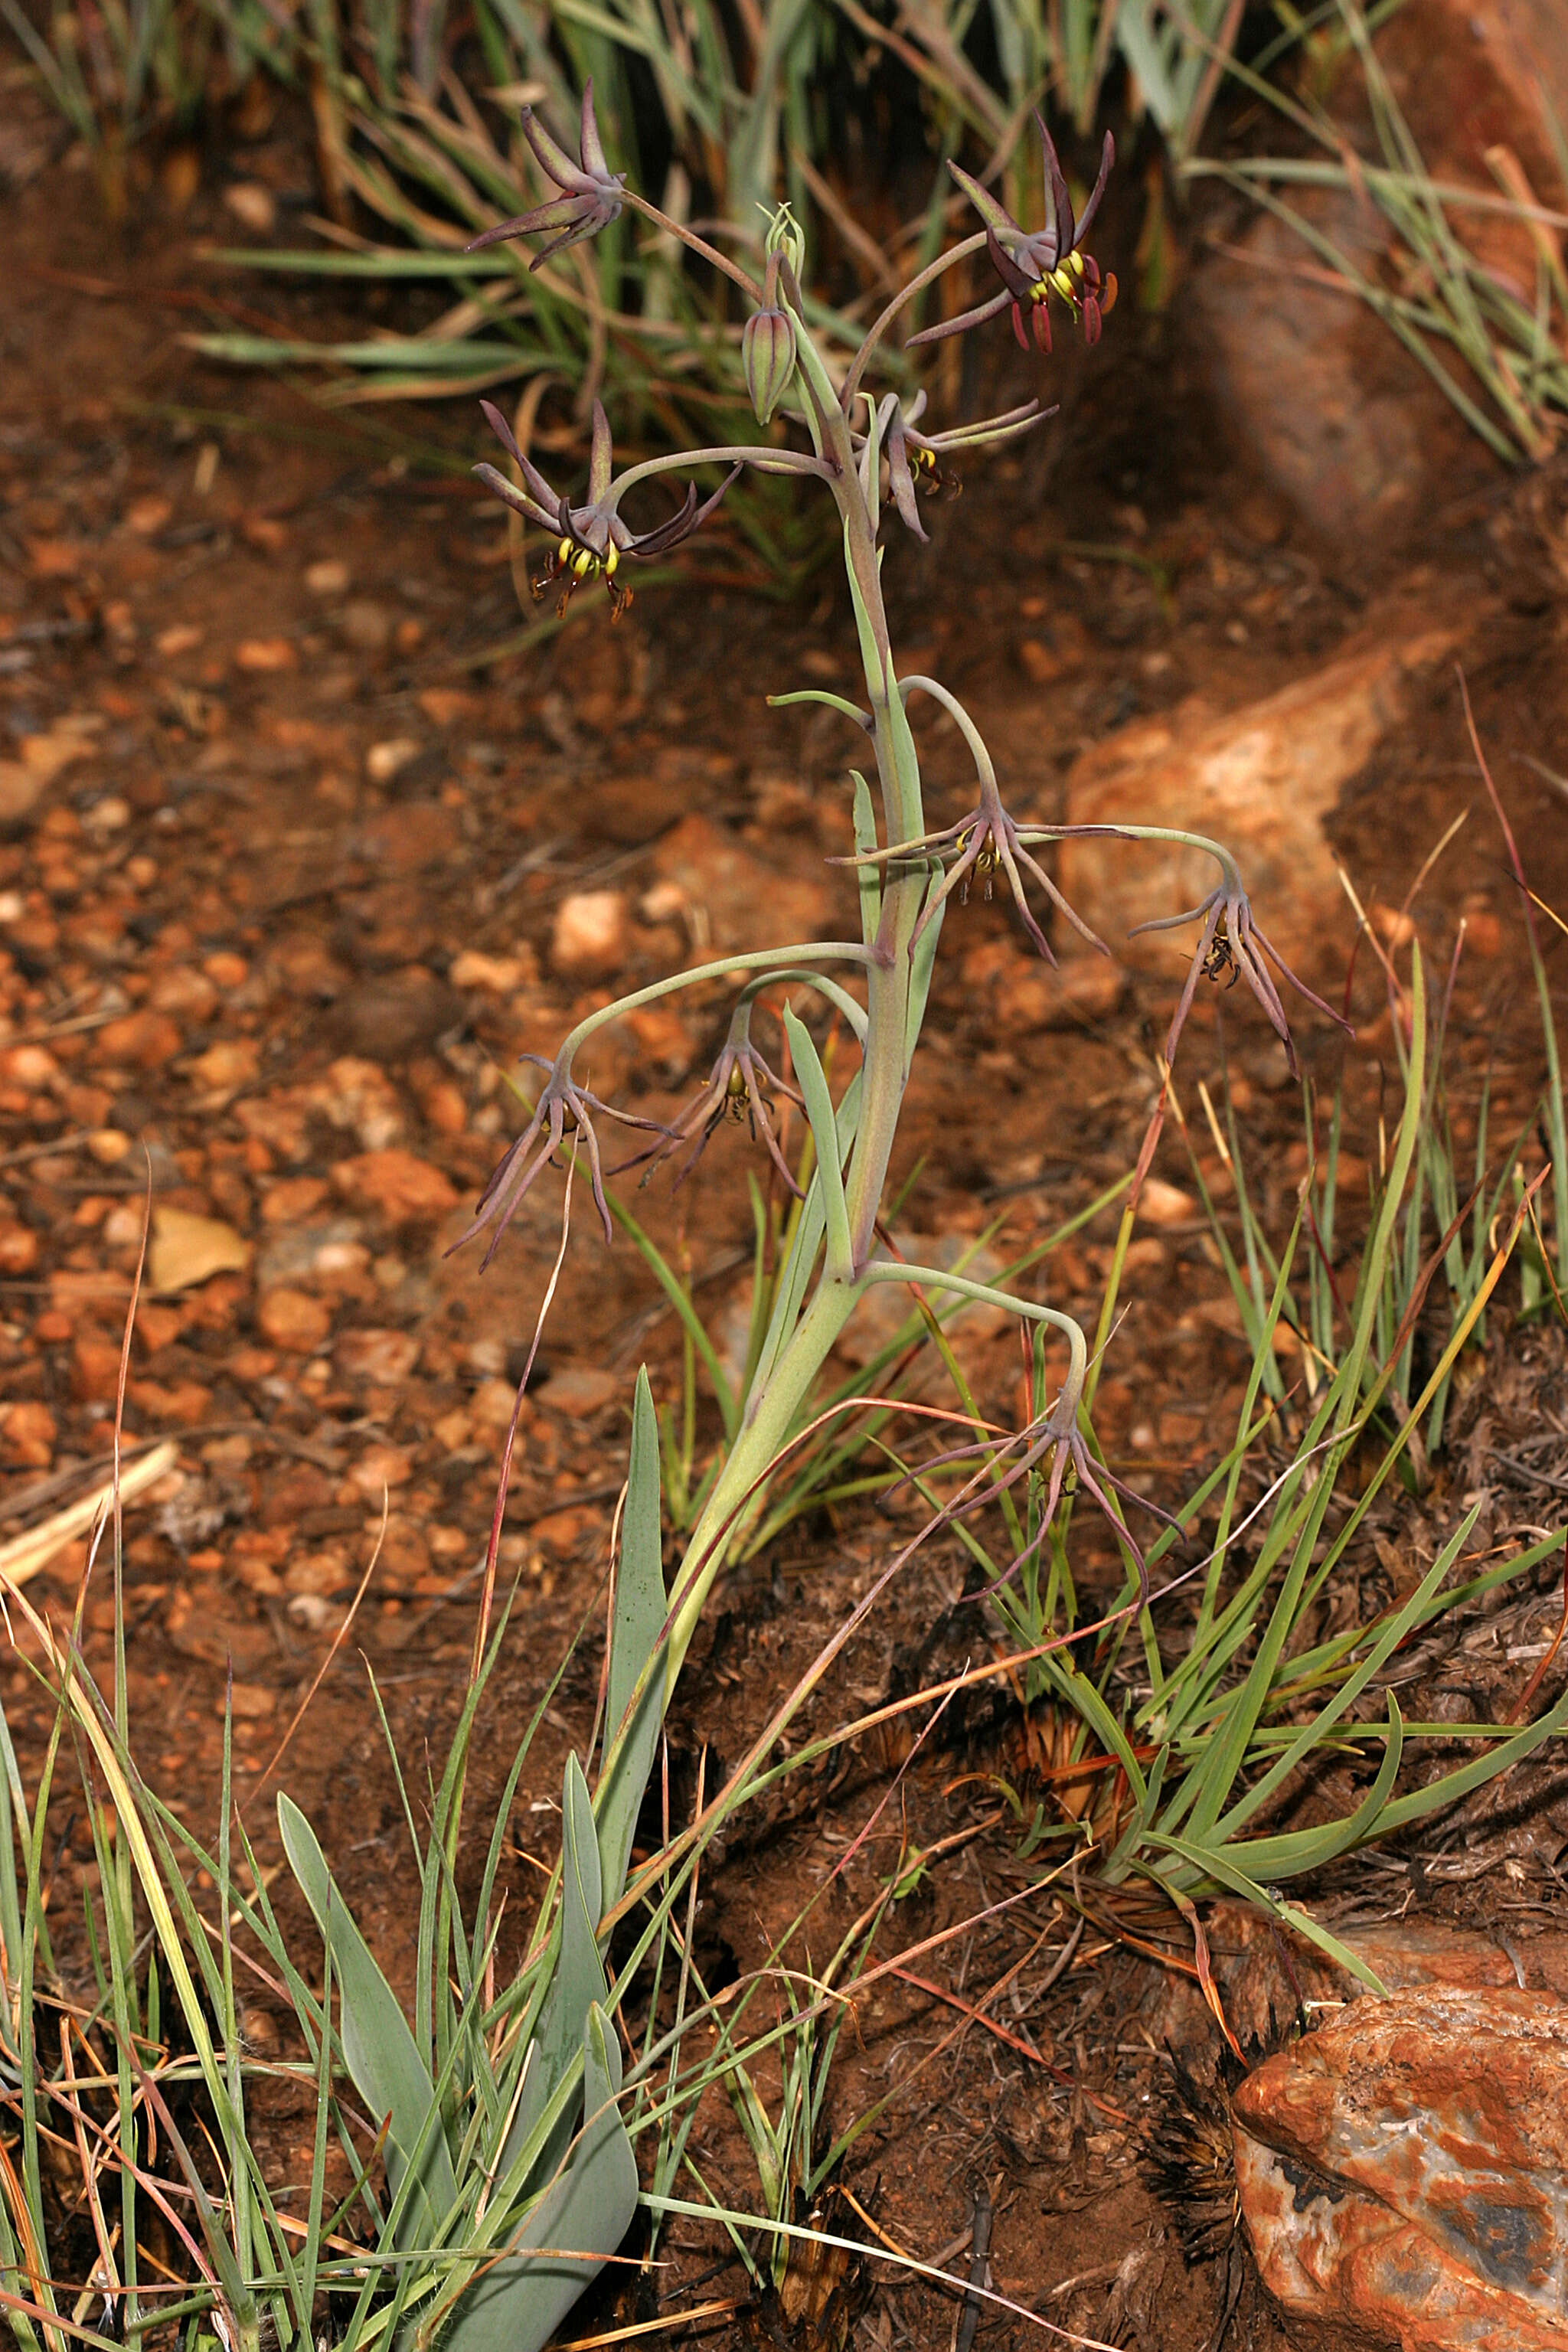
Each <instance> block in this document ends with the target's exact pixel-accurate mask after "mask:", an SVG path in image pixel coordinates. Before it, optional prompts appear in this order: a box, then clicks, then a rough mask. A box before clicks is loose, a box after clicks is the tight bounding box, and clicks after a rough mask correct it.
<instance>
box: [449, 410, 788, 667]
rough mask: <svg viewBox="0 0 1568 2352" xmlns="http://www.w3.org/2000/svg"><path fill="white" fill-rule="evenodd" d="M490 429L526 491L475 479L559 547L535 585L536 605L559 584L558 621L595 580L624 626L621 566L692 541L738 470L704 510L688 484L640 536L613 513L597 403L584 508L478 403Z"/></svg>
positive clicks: (615, 498)
mask: <svg viewBox="0 0 1568 2352" xmlns="http://www.w3.org/2000/svg"><path fill="white" fill-rule="evenodd" d="M479 406H480V407H481V408H482V409H483V410H484V413H485V417H486V420H487V422H488V423H489V428H490V430H491V432H492V433H494V434H495V435H496V436H497V438H498V439H499V440H500V442H501V443H502V444H503V446H505V448H506V450H507V452H508V454H509V456H510V457H511V459H512V462H513V464H514V465H515V466H516V467H517V468H518V470H519V472H520V473H521V476H522V479H523V484H524V487H523V488H522V489H521V490H520V489H517V488H514V486H513V485H512V484H511V483H510V482H509V481H508V480H507V478H506V476H505V475H504V474H500V473H498V472H497V471H496V468H495V467H493V466H476V467H474V471H475V473H476V474H477V475H478V476H479V479H480V481H481V482H483V483H484V484H485V486H486V487H487V488H489V489H491V490H493V491H494V492H495V494H496V496H497V498H498V499H505V501H506V503H507V505H508V506H509V507H510V508H511V509H512V510H513V511H514V513H517V514H520V515H523V516H525V517H526V518H527V520H529V521H530V522H536V523H538V524H540V525H541V527H542V529H543V530H548V531H553V532H554V533H555V534H556V543H555V546H554V547H553V549H552V551H551V554H550V558H549V561H548V562H547V563H546V565H545V567H544V570H543V571H542V572H541V574H540V576H539V578H538V579H537V580H535V581H534V582H533V583H532V587H533V596H534V601H535V603H537V602H538V600H539V599H540V598H541V597H542V595H543V594H544V593H545V591H546V590H547V589H548V588H550V587H552V586H553V585H554V583H556V582H557V581H559V582H560V583H562V584H561V598H560V602H559V603H558V604H557V605H556V608H555V609H556V612H557V614H563V613H564V612H565V610H566V607H567V605H568V604H569V603H570V602H571V600H572V597H573V596H574V594H575V593H576V591H577V590H578V588H580V587H581V586H582V584H583V583H584V580H591V579H594V578H595V576H597V577H601V578H602V579H603V580H604V583H605V588H606V590H607V591H608V593H609V598H610V611H611V616H612V618H613V619H615V620H617V621H618V620H619V619H620V617H621V614H623V613H624V612H625V611H626V606H627V605H628V604H630V603H631V601H632V592H631V590H630V589H629V588H627V587H626V586H624V585H623V584H622V583H621V582H620V581H619V580H618V579H617V578H616V573H617V572H618V571H619V568H620V562H621V558H622V557H623V556H630V557H633V558H635V559H637V560H641V561H646V560H647V558H648V557H650V556H654V555H664V554H666V553H668V551H669V549H670V548H672V547H679V544H680V542H681V541H682V540H683V539H689V538H690V536H691V534H692V532H693V531H694V530H696V529H697V527H698V525H699V524H700V523H701V522H703V521H705V520H706V519H707V517H708V516H709V515H710V514H711V513H712V511H713V509H714V508H715V507H716V506H717V505H718V503H719V501H720V499H721V498H722V497H723V495H724V493H725V491H726V490H727V489H728V488H729V487H730V484H731V482H732V481H733V480H734V478H735V476H736V475H737V474H738V473H739V472H740V470H741V469H740V467H739V466H736V467H732V468H731V471H730V473H728V474H727V475H726V476H725V478H724V479H723V481H721V483H720V485H719V488H717V489H716V490H715V491H714V492H713V495H712V497H711V498H709V499H704V500H703V501H702V503H701V504H700V505H699V504H698V500H697V490H696V487H695V485H692V484H689V485H688V487H687V492H686V501H685V504H684V505H683V506H682V507H681V508H680V509H679V511H678V512H677V513H675V514H673V515H671V516H670V518H669V520H668V522H662V523H658V524H656V525H655V527H654V529H653V530H645V531H643V532H641V533H640V534H638V533H636V532H634V531H632V530H629V529H628V528H627V526H626V524H625V523H624V522H623V521H622V520H621V519H620V516H619V514H618V513H617V512H616V508H617V506H618V505H619V502H620V495H621V494H620V491H619V489H618V488H616V483H615V481H614V479H613V463H614V461H613V457H612V454H611V448H610V425H609V419H608V418H607V417H606V416H605V412H604V409H603V408H602V407H601V406H600V404H599V403H598V402H597V401H595V403H594V439H593V446H592V449H591V452H590V455H589V459H588V498H587V503H586V504H585V505H584V506H580V507H574V506H571V505H569V504H568V503H567V501H566V499H563V498H562V497H561V496H560V494H559V493H558V492H557V491H555V490H552V488H551V487H550V485H549V483H548V482H547V481H546V480H545V478H544V477H543V475H542V473H541V472H540V471H539V469H538V467H536V466H534V465H533V464H532V463H531V461H530V460H529V459H528V458H527V457H524V456H523V454H522V451H521V449H520V448H519V447H518V446H517V443H516V441H515V439H514V438H513V436H512V431H511V427H510V425H509V424H508V423H507V421H506V418H505V417H504V416H503V415H501V413H500V409H499V408H497V407H496V406H495V404H493V402H491V401H488V400H481V401H480V403H479Z"/></svg>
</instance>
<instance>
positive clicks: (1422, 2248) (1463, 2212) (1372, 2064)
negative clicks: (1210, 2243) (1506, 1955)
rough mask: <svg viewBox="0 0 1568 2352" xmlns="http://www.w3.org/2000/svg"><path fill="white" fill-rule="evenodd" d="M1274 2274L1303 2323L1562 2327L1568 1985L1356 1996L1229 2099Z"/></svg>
mask: <svg viewBox="0 0 1568 2352" xmlns="http://www.w3.org/2000/svg"><path fill="white" fill-rule="evenodd" d="M1233 2115H1234V2118H1235V2134H1234V2137H1235V2143H1236V2159H1237V2189H1238V2192H1239V2195H1240V2200H1241V2210H1242V2213H1243V2217H1244V2219H1245V2221H1246V2225H1247V2236H1248V2239H1249V2240H1250V2242H1251V2244H1252V2249H1253V2252H1254V2253H1255V2255H1256V2256H1257V2259H1258V2269H1259V2271H1260V2273H1261V2274H1262V2277H1263V2281H1264V2284H1265V2285H1266V2286H1267V2287H1268V2290H1269V2292H1270V2293H1271V2294H1273V2295H1274V2297H1275V2299H1276V2301H1277V2302H1278V2303H1279V2305H1281V2306H1282V2308H1283V2310H1284V2312H1285V2313H1286V2315H1288V2317H1289V2319H1290V2320H1291V2321H1292V2322H1293V2323H1296V2324H1298V2325H1300V2326H1307V2327H1310V2328H1314V2329H1316V2330H1318V2331H1320V2332H1319V2333H1318V2334H1316V2335H1314V2336H1313V2338H1312V2340H1313V2341H1314V2342H1316V2343H1324V2344H1327V2345H1331V2346H1333V2347H1341V2346H1344V2347H1350V2346H1352V2345H1353V2346H1356V2347H1360V2346H1362V2345H1363V2344H1366V2345H1370V2344H1380V2345H1383V2344H1386V2345H1393V2346H1397V2347H1400V2352H1453V2347H1456V2346H1458V2345H1475V2346H1480V2345H1483V2344H1484V2345H1486V2346H1487V2347H1489V2352H1561V2347H1562V2346H1563V2343H1564V2342H1565V2341H1568V2335H1565V2331H1564V2320H1563V2277H1564V2273H1565V2271H1568V2242H1565V2233H1564V2227H1563V2212H1564V2210H1565V2204H1568V2003H1564V2002H1563V2001H1562V2000H1558V1999H1557V1998H1556V1997H1555V1996H1554V1995H1552V1994H1549V1993H1537V1992H1524V1991H1521V1990H1518V1989H1517V1988H1516V1987H1502V1988H1491V1987H1489V1988H1487V1989H1485V1990H1456V1989H1454V1988H1451V1987H1448V1986H1441V1987H1439V1986H1432V1985H1428V1986H1423V1987H1420V1988H1419V1989H1416V1990H1410V1991H1405V1992H1395V1993H1391V1994H1390V1995H1389V1996H1388V1998H1387V1999H1386V2000H1358V2001H1356V2002H1355V2003H1354V2004H1353V2005H1352V2007H1351V2008H1350V2009H1348V2010H1347V2011H1344V2012H1343V2013H1342V2015H1341V2016H1340V2017H1339V2018H1338V2019H1337V2020H1336V2021H1334V2022H1332V2023H1331V2024H1329V2025H1326V2026H1324V2027H1323V2028H1322V2029H1321V2031H1320V2032H1316V2033H1310V2034H1307V2035H1305V2036H1304V2037H1303V2038H1302V2040H1301V2041H1300V2042H1297V2043H1296V2044H1295V2045H1294V2046H1293V2047H1292V2048H1290V2049H1288V2050H1284V2051H1281V2052H1279V2053H1278V2054H1277V2055H1276V2056H1275V2057H1273V2058H1270V2059H1268V2060H1267V2061H1266V2062H1265V2063H1264V2064H1263V2065H1261V2066H1259V2067H1258V2068H1257V2069H1256V2070H1255V2071H1254V2072H1253V2073H1252V2074H1249V2075H1248V2076H1247V2080H1246V2081H1245V2082H1244V2083H1242V2084H1240V2086H1239V2088H1238V2089H1237V2092H1236V2094H1235V2097H1234V2101H1233Z"/></svg>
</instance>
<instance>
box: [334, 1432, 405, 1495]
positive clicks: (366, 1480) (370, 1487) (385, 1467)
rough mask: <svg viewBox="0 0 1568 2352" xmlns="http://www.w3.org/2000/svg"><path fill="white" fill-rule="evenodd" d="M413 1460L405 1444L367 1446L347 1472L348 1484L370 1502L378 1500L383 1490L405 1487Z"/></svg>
mask: <svg viewBox="0 0 1568 2352" xmlns="http://www.w3.org/2000/svg"><path fill="white" fill-rule="evenodd" d="M413 1475H414V1459H413V1456H412V1455H411V1454H410V1453H409V1451H408V1449H407V1447H406V1446H405V1445H367V1446H366V1447H365V1449H364V1452H363V1454H361V1455H360V1457H359V1460H358V1461H357V1462H356V1463H355V1464H354V1465H353V1468H352V1469H351V1470H350V1471H349V1474H348V1482H347V1483H348V1484H349V1485H350V1486H353V1488H354V1490H355V1491H356V1492H357V1493H358V1494H360V1495H362V1496H363V1498H364V1500H365V1501H366V1502H367V1503H379V1502H380V1500H381V1497H382V1494H383V1491H384V1489H385V1488H387V1487H396V1486H407V1484H408V1482H409V1480H410V1479H411V1478H412V1477H413Z"/></svg>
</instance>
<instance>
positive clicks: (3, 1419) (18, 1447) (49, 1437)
mask: <svg viewBox="0 0 1568 2352" xmlns="http://www.w3.org/2000/svg"><path fill="white" fill-rule="evenodd" d="M56 1435H57V1430H56V1425H55V1417H54V1414H53V1413H52V1412H50V1411H49V1408H48V1406H47V1404H44V1403H42V1402H40V1401H39V1400H38V1399H37V1398H36V1397H22V1398H19V1399H18V1400H17V1402H16V1403H15V1404H6V1405H0V1459H3V1460H4V1461H5V1464H6V1466H7V1467H8V1468H10V1469H13V1470H47V1468H48V1467H49V1465H50V1464H51V1463H52V1462H53V1460H54V1458H55V1438H56Z"/></svg>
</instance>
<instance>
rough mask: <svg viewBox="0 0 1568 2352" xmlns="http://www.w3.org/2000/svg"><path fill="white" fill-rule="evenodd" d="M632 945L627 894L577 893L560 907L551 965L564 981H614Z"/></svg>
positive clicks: (552, 944)
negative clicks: (627, 913)
mask: <svg viewBox="0 0 1568 2352" xmlns="http://www.w3.org/2000/svg"><path fill="white" fill-rule="evenodd" d="M630 946H631V929H630V925H629V923H628V921H627V916H626V893H625V892H624V891H622V890H574V891H573V892H572V893H571V895H570V897H569V898H563V899H562V901H561V904H560V905H559V906H558V907H557V908H556V909H555V928H554V929H553V930H552V933H551V938H550V962H551V968H552V971H556V972H558V973H559V974H560V975H561V977H562V979H563V980H611V979H613V978H614V977H615V975H616V972H618V971H620V969H621V967H622V965H623V964H624V963H625V962H626V955H627V952H628V950H629V949H630Z"/></svg>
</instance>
